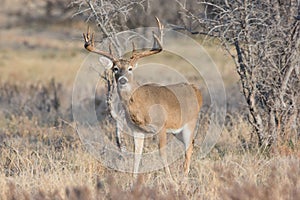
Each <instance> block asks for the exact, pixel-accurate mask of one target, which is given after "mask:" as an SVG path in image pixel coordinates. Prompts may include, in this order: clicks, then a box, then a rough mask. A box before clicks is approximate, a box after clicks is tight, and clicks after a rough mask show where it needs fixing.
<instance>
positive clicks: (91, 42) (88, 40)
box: [83, 26, 118, 62]
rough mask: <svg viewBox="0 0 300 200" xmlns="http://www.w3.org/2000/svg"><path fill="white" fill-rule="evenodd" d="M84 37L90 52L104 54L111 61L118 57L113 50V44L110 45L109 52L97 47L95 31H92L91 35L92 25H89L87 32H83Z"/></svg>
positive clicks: (85, 44)
mask: <svg viewBox="0 0 300 200" xmlns="http://www.w3.org/2000/svg"><path fill="white" fill-rule="evenodd" d="M83 39H84V48H85V49H86V50H88V51H90V52H93V53H96V54H99V55H102V56H105V57H107V58H108V59H110V60H111V61H113V62H115V61H117V60H118V59H117V58H115V57H114V55H113V54H112V51H111V44H110V46H109V53H108V52H105V51H101V50H98V49H96V48H95V40H94V33H92V35H91V37H90V27H89V26H88V28H87V32H86V34H85V33H83Z"/></svg>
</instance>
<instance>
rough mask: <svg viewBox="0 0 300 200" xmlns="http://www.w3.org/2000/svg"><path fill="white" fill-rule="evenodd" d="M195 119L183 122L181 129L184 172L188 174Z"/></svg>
mask: <svg viewBox="0 0 300 200" xmlns="http://www.w3.org/2000/svg"><path fill="white" fill-rule="evenodd" d="M196 124H197V120H192V121H190V122H188V123H186V124H185V126H184V127H183V130H182V142H183V144H184V147H185V161H184V165H183V168H184V174H185V175H188V173H189V171H190V163H191V157H192V153H193V148H194V132H195V128H196Z"/></svg>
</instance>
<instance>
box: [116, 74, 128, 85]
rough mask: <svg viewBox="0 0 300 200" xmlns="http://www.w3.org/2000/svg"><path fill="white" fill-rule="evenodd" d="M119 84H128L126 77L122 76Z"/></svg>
mask: <svg viewBox="0 0 300 200" xmlns="http://www.w3.org/2000/svg"><path fill="white" fill-rule="evenodd" d="M118 82H119V83H120V84H121V85H125V84H126V83H128V79H127V78H126V77H124V76H121V77H120V78H119V79H118Z"/></svg>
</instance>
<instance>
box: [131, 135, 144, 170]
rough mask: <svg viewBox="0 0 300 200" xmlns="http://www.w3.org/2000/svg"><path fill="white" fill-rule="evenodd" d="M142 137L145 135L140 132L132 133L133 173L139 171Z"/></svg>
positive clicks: (142, 145) (142, 144)
mask: <svg viewBox="0 0 300 200" xmlns="http://www.w3.org/2000/svg"><path fill="white" fill-rule="evenodd" d="M144 137H145V136H144V134H142V133H134V169H133V173H134V175H136V174H137V173H138V172H139V166H140V162H141V158H142V153H143V147H144Z"/></svg>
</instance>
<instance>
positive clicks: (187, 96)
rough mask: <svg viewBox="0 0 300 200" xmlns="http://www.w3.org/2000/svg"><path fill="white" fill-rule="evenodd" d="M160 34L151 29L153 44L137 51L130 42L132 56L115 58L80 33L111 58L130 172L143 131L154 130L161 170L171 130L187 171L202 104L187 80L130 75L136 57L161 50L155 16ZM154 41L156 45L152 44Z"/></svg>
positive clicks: (138, 155) (90, 46)
mask: <svg viewBox="0 0 300 200" xmlns="http://www.w3.org/2000/svg"><path fill="white" fill-rule="evenodd" d="M156 20H157V23H158V30H159V34H160V37H158V36H157V35H156V34H154V33H153V38H154V45H153V48H152V49H150V50H144V51H142V52H137V51H136V50H135V48H134V45H133V51H132V56H131V57H130V58H129V59H124V58H116V57H115V56H114V55H113V54H112V51H111V49H110V50H109V51H108V52H105V51H101V50H98V49H96V48H95V46H94V39H93V34H92V36H90V33H89V31H87V34H83V37H84V41H85V44H84V47H85V48H86V49H87V50H88V51H90V52H94V53H97V54H100V55H102V56H104V57H106V58H108V59H109V60H111V62H112V67H111V68H110V70H112V72H113V74H114V78H115V81H116V84H117V93H118V95H119V99H120V101H121V103H122V106H123V109H124V110H125V118H126V123H127V124H128V127H130V129H131V130H132V131H133V135H134V145H135V147H134V151H135V158H134V160H135V162H134V173H137V172H138V168H139V164H140V160H141V154H142V151H143V145H144V136H145V134H154V133H158V136H159V150H160V155H161V157H162V161H163V163H164V164H165V170H166V172H167V173H168V174H170V170H169V168H168V167H167V165H166V164H167V158H166V152H165V147H166V144H167V133H173V134H174V135H176V137H177V138H179V139H180V140H181V141H182V142H183V144H184V147H185V151H186V152H185V162H184V172H185V174H186V175H187V174H188V172H189V166H190V161H191V155H192V151H193V138H194V132H195V131H196V127H197V122H198V116H199V112H200V107H201V105H202V95H201V92H200V91H199V90H198V89H197V88H196V87H195V86H194V85H191V84H187V83H179V84H173V85H166V86H162V85H158V84H145V85H138V83H137V82H136V81H135V80H134V78H133V72H132V70H133V68H134V67H135V66H136V64H137V61H138V60H139V59H140V58H143V57H146V56H150V55H154V54H157V53H159V52H161V51H162V44H161V39H162V29H163V27H162V25H161V23H160V21H159V20H158V18H156ZM155 43H157V45H158V47H157V48H156V47H155Z"/></svg>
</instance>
